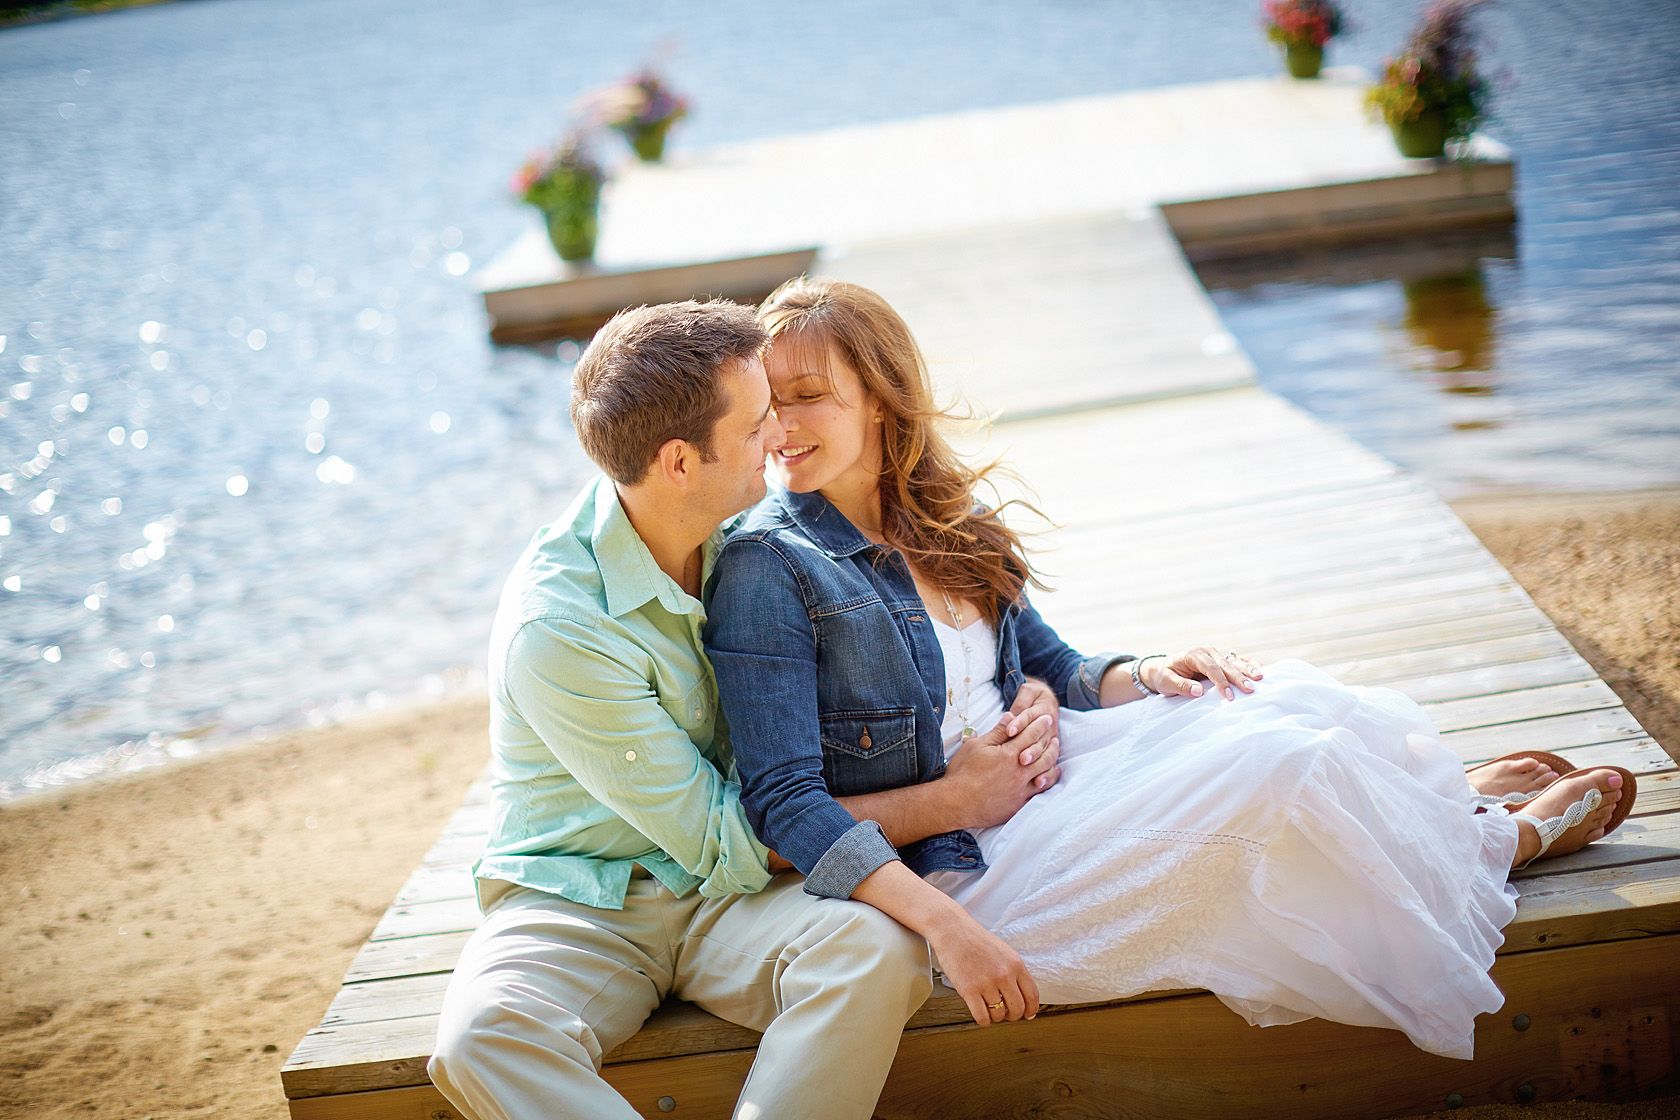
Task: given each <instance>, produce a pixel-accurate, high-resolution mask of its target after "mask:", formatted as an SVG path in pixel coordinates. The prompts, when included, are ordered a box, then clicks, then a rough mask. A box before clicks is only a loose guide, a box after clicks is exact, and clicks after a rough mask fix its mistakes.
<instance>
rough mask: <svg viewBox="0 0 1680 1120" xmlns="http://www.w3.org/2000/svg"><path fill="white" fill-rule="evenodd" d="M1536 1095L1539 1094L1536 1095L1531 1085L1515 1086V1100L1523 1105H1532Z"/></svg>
mask: <svg viewBox="0 0 1680 1120" xmlns="http://www.w3.org/2000/svg"><path fill="white" fill-rule="evenodd" d="M1538 1095H1539V1094H1537V1093H1536V1092H1535V1091H1534V1086H1532V1085H1518V1086H1517V1099H1518V1100H1519V1101H1521V1102H1522V1103H1523V1104H1530V1103H1532V1102H1533V1100H1534V1098H1535V1097H1536V1096H1538Z"/></svg>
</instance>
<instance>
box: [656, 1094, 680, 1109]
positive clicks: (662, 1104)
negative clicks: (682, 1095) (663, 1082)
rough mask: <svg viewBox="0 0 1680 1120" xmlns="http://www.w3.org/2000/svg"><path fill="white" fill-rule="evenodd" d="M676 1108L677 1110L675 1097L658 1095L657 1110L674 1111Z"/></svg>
mask: <svg viewBox="0 0 1680 1120" xmlns="http://www.w3.org/2000/svg"><path fill="white" fill-rule="evenodd" d="M676 1110H677V1102H676V1100H675V1099H673V1098H671V1097H660V1098H659V1111H661V1112H675V1111H676Z"/></svg>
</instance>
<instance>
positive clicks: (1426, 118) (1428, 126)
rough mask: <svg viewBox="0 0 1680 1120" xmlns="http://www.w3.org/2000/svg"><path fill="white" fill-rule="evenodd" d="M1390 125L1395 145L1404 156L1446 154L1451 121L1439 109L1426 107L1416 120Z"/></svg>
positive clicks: (1420, 157)
mask: <svg viewBox="0 0 1680 1120" xmlns="http://www.w3.org/2000/svg"><path fill="white" fill-rule="evenodd" d="M1388 127H1389V130H1390V131H1392V132H1393V133H1394V146H1395V147H1396V148H1399V149H1400V154H1401V155H1403V156H1407V157H1409V158H1411V159H1427V158H1429V157H1431V156H1440V155H1445V154H1446V151H1447V132H1448V129H1449V128H1450V123H1449V122H1448V120H1447V115H1446V114H1445V113H1443V112H1440V111H1439V110H1433V109H1425V110H1424V111H1423V112H1422V113H1420V114H1418V118H1417V119H1416V120H1413V121H1398V122H1391V123H1390V124H1389V126H1388Z"/></svg>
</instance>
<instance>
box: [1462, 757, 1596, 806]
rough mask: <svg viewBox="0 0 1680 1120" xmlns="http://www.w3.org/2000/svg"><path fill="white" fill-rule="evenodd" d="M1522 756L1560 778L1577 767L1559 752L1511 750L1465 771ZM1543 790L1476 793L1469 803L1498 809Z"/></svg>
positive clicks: (1531, 798) (1521, 800) (1533, 795)
mask: <svg viewBox="0 0 1680 1120" xmlns="http://www.w3.org/2000/svg"><path fill="white" fill-rule="evenodd" d="M1524 758H1530V759H1533V760H1534V761H1535V762H1538V763H1541V764H1542V765H1545V766H1550V767H1551V768H1552V773H1554V774H1556V775H1557V776H1558V777H1560V778H1561V777H1563V776H1564V775H1565V774H1571V773H1574V772H1575V770H1576V769H1578V767H1576V766H1575V764H1574V763H1572V762H1570V761H1569V760H1568V759H1567V758H1564V757H1563V756H1562V755H1561V754H1553V753H1551V752H1550V751H1512V752H1511V753H1510V754H1502V755H1500V756H1499V757H1498V758H1490V759H1488V760H1487V761H1486V762H1483V763H1478V764H1477V765H1475V766H1472V767H1470V769H1468V770H1466V771H1465V773H1466V774H1474V773H1475V772H1476V771H1478V770H1480V769H1481V768H1482V767H1484V766H1492V765H1493V764H1494V763H1496V762H1515V761H1517V760H1518V759H1524ZM1543 792H1545V787H1542V788H1541V789H1536V790H1530V791H1528V792H1526V793H1523V792H1518V793H1504V794H1491V793H1478V794H1474V795H1473V796H1472V799H1471V804H1473V805H1475V806H1476V808H1477V809H1482V810H1488V809H1491V810H1500V809H1503V808H1505V807H1506V806H1510V805H1522V804H1524V803H1525V802H1529V801H1533V800H1534V799H1535V798H1536V797H1539V796H1540V794H1542V793H1543ZM1588 812H1591V810H1590V809H1589V810H1588Z"/></svg>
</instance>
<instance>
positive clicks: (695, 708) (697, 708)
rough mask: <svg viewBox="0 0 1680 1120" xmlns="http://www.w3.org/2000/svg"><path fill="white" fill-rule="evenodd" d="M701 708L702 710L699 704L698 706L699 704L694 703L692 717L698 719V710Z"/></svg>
mask: <svg viewBox="0 0 1680 1120" xmlns="http://www.w3.org/2000/svg"><path fill="white" fill-rule="evenodd" d="M701 710H702V709H701V708H700V706H699V705H698V704H696V705H695V706H694V718H695V719H699V718H700V712H701Z"/></svg>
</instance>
